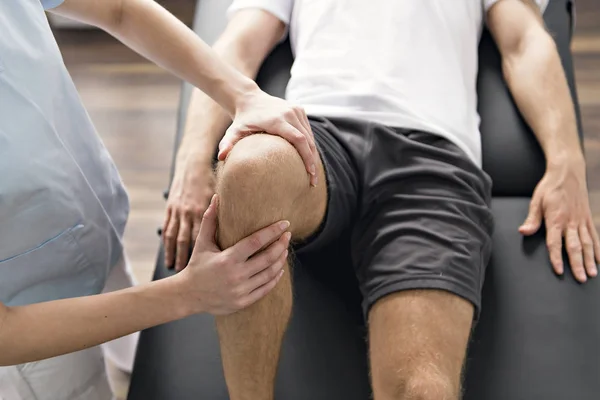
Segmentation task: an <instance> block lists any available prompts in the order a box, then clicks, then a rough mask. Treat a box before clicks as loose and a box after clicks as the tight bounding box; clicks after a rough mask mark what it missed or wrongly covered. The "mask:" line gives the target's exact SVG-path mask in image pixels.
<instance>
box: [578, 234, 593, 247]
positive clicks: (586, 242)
mask: <svg viewBox="0 0 600 400" xmlns="http://www.w3.org/2000/svg"><path fill="white" fill-rule="evenodd" d="M581 244H582V245H583V247H585V248H588V249H589V248H591V247H593V245H594V244H593V243H592V239H590V238H588V237H585V238H583V239H581Z"/></svg>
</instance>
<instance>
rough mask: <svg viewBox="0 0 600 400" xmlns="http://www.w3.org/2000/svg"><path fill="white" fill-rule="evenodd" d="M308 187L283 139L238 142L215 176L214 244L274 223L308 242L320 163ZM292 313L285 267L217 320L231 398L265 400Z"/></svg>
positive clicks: (321, 193) (322, 199) (316, 217)
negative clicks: (258, 295)
mask: <svg viewBox="0 0 600 400" xmlns="http://www.w3.org/2000/svg"><path fill="white" fill-rule="evenodd" d="M318 173H319V185H318V186H317V187H316V188H312V187H310V186H309V179H308V176H307V174H306V171H305V169H304V166H303V163H302V160H301V158H300V156H299V154H298V153H297V151H296V150H295V149H294V147H293V146H292V145H291V144H289V143H288V142H287V141H285V140H284V139H282V138H280V137H277V136H272V135H266V134H256V135H251V136H248V137H246V138H244V139H242V140H241V141H239V142H238V143H237V144H236V145H235V146H234V148H233V149H232V151H231V153H230V154H229V156H228V158H227V159H226V160H225V162H223V163H221V164H220V165H219V167H218V172H217V193H218V194H219V199H220V202H219V231H218V238H219V244H220V246H221V247H222V248H225V247H228V246H231V245H232V244H234V243H236V242H237V241H238V240H240V239H241V238H243V237H245V236H247V235H249V234H250V233H252V232H254V231H256V230H258V229H260V228H262V227H264V226H267V225H269V224H271V223H273V222H275V221H277V220H280V219H287V220H288V221H290V224H291V225H290V231H291V232H292V240H298V239H303V238H306V237H308V236H309V235H310V234H311V233H313V232H314V231H315V230H316V229H317V228H318V227H319V225H320V223H321V221H322V219H323V217H324V215H325V210H326V204H327V189H326V185H325V177H324V171H323V167H322V164H321V163H319V166H318ZM291 309H292V285H291V279H290V268H289V264H288V265H287V266H286V268H285V274H284V276H283V277H282V278H281V280H280V281H279V283H278V285H277V287H276V288H275V289H273V291H272V292H271V293H269V295H267V296H266V297H265V298H263V299H262V300H260V301H258V302H257V303H255V304H253V305H252V306H250V307H248V308H247V309H245V310H242V311H240V312H237V313H235V314H233V315H228V316H223V317H218V318H217V330H218V333H219V340H220V343H221V355H222V359H223V368H224V371H225V379H226V381H227V387H228V389H229V394H230V398H231V400H272V399H273V396H274V394H273V392H274V390H273V387H274V381H275V375H276V370H277V364H278V361H279V352H280V347H281V342H282V339H283V335H284V332H285V329H286V327H287V324H288V321H289V319H290V314H291Z"/></svg>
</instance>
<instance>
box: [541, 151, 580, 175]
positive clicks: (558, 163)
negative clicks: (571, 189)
mask: <svg viewBox="0 0 600 400" xmlns="http://www.w3.org/2000/svg"><path fill="white" fill-rule="evenodd" d="M585 168H586V165H585V158H584V156H583V152H582V151H581V149H579V148H577V149H576V150H571V151H564V150H561V151H556V152H554V153H553V154H551V155H549V156H547V157H546V170H547V171H556V170H567V169H568V170H573V171H578V172H583V173H585Z"/></svg>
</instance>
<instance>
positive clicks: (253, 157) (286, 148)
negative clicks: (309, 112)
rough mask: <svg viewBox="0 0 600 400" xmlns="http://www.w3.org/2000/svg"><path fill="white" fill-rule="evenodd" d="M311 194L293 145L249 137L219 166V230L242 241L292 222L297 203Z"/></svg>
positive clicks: (263, 136)
mask: <svg viewBox="0 0 600 400" xmlns="http://www.w3.org/2000/svg"><path fill="white" fill-rule="evenodd" d="M309 190H310V185H309V179H308V176H307V174H306V172H305V170H304V166H303V163H302V159H301V158H300V155H299V154H298V152H297V151H296V149H295V148H294V147H293V146H292V145H291V144H290V143H288V142H287V141H286V140H285V139H282V138H280V137H278V136H273V135H267V134H255V135H250V136H248V137H245V138H243V139H242V140H240V141H239V142H238V143H237V144H236V145H235V146H234V147H233V149H232V150H231V152H230V153H229V155H228V157H227V159H226V160H225V161H224V162H222V163H220V164H219V167H218V171H217V193H218V194H219V225H220V230H235V231H236V234H235V236H239V237H240V238H241V237H243V236H246V235H248V234H250V233H252V232H254V231H255V230H256V229H259V228H261V227H263V226H267V225H268V224H270V223H273V222H275V221H277V220H279V219H289V218H290V217H291V215H290V214H291V213H292V212H293V207H294V202H295V201H296V200H298V199H299V198H301V197H303V196H305V195H306V193H308V191H309Z"/></svg>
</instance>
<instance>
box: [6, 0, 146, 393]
mask: <svg viewBox="0 0 600 400" xmlns="http://www.w3.org/2000/svg"><path fill="white" fill-rule="evenodd" d="M61 1H62V0H1V1H0V301H2V302H3V303H4V304H6V305H8V306H17V305H24V304H31V303H37V302H42V301H48V300H55V299H62V298H67V297H75V296H87V295H92V294H98V293H101V292H102V291H107V290H116V289H120V288H123V287H127V286H130V285H131V284H132V281H131V278H130V275H129V273H128V271H127V268H126V262H125V257H124V252H123V245H122V241H121V238H122V235H123V231H124V228H125V223H126V220H127V215H128V212H129V203H128V198H127V194H126V192H125V190H124V188H123V184H122V182H121V178H120V177H119V174H118V172H117V170H116V168H115V165H114V163H113V161H112V159H111V157H110V155H109V154H108V152H107V150H106V149H105V148H104V145H103V144H102V142H101V140H100V138H99V137H98V136H97V134H96V132H95V130H94V127H93V125H92V123H91V121H90V118H89V116H88V114H87V113H86V111H85V109H84V107H83V104H82V103H81V100H80V98H79V96H78V94H77V91H76V89H75V86H74V84H73V82H72V80H71V78H70V76H69V74H68V72H67V69H66V68H65V65H64V63H63V60H62V57H61V54H60V52H59V49H58V46H57V44H56V41H55V40H54V37H53V35H52V32H51V30H50V27H49V25H48V22H47V20H46V16H45V13H44V7H45V8H51V7H55V6H57V5H58V4H60V2H61ZM136 339H137V336H136V335H132V336H129V337H127V338H124V339H121V340H119V341H116V342H112V343H111V344H109V345H108V346H106V347H105V349H106V350H107V355H108V356H109V357H111V358H112V359H114V361H115V363H117V364H118V366H119V367H121V368H122V369H130V368H131V364H132V360H133V353H134V347H135V342H136ZM111 398H112V394H111V391H110V389H109V387H108V382H107V379H106V373H105V369H104V361H103V352H102V350H101V348H99V347H98V348H92V349H88V350H85V351H82V352H78V353H74V354H70V355H66V356H62V357H56V358H53V359H50V360H46V361H41V362H34V363H28V364H25V365H18V366H14V367H2V368H0V400H75V399H77V400H107V399H111Z"/></svg>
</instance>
